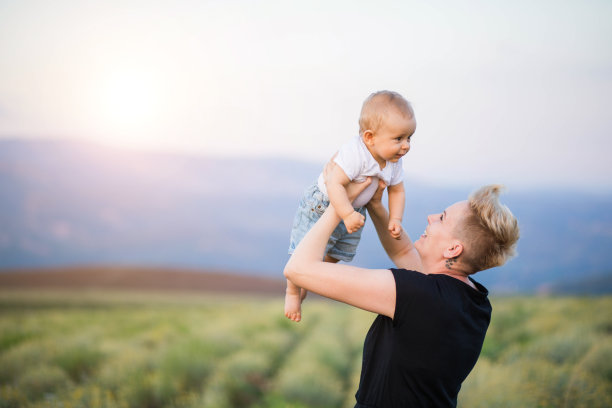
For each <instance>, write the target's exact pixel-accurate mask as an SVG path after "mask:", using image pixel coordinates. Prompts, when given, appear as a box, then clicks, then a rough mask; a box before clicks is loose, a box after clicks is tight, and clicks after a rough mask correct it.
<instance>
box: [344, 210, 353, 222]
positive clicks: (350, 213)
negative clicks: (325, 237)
mask: <svg viewBox="0 0 612 408" xmlns="http://www.w3.org/2000/svg"><path fill="white" fill-rule="evenodd" d="M354 212H356V211H355V210H353V211H351V212H347V213H346V214H345V215H344V217H342V219H343V220H346V219H347V218H348V217H350V216H351V215H353V213H354Z"/></svg>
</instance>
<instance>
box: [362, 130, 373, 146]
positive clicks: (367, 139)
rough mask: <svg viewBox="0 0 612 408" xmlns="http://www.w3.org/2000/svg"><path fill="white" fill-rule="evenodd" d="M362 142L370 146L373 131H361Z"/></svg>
mask: <svg viewBox="0 0 612 408" xmlns="http://www.w3.org/2000/svg"><path fill="white" fill-rule="evenodd" d="M362 137H363V142H364V143H365V144H366V145H368V146H372V145H373V144H374V132H372V131H371V130H366V131H364V132H363V136H362Z"/></svg>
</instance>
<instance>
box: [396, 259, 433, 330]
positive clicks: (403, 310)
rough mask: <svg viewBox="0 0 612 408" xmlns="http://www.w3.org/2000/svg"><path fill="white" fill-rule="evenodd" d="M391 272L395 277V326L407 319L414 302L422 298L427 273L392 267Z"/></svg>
mask: <svg viewBox="0 0 612 408" xmlns="http://www.w3.org/2000/svg"><path fill="white" fill-rule="evenodd" d="M391 272H392V273H393V277H394V278H395V313H394V315H393V326H399V325H402V324H403V323H404V322H405V321H406V316H407V315H408V312H409V311H410V308H411V307H412V305H413V304H414V302H415V301H419V300H422V299H421V298H423V295H424V286H425V285H426V283H425V277H426V276H427V275H424V274H422V273H420V272H415V271H409V270H406V269H391Z"/></svg>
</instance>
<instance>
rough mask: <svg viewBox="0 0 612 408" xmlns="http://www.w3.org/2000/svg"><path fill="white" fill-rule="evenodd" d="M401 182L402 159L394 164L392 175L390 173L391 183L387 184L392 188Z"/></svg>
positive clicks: (402, 179) (402, 174)
mask: <svg viewBox="0 0 612 408" xmlns="http://www.w3.org/2000/svg"><path fill="white" fill-rule="evenodd" d="M402 181H404V165H403V163H402V159H399V160H398V161H397V163H394V166H393V173H391V182H390V183H389V184H390V185H392V186H394V185H396V184H399V183H401V182H402Z"/></svg>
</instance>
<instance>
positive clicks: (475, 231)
mask: <svg viewBox="0 0 612 408" xmlns="http://www.w3.org/2000/svg"><path fill="white" fill-rule="evenodd" d="M502 190H503V186H501V185H498V184H492V185H488V186H484V187H481V188H480V189H478V190H476V191H475V192H473V193H472V194H471V195H470V197H469V198H468V206H469V214H468V215H467V216H466V217H465V218H464V219H463V222H461V223H459V225H458V226H457V231H456V233H457V235H458V236H459V238H460V239H461V240H462V241H463V244H464V246H465V250H464V252H463V253H462V254H461V261H462V262H463V263H465V264H466V265H467V266H468V267H469V268H470V269H472V271H473V272H474V273H475V272H478V271H482V270H485V269H489V268H493V267H495V266H501V265H503V264H504V263H506V261H508V260H509V259H510V258H512V257H513V256H515V255H516V242H517V241H518V239H519V235H520V234H519V227H518V221H517V220H516V218H515V217H514V215H513V214H512V212H510V209H509V208H508V207H506V206H505V205H503V204H502V203H500V201H499V194H500V193H501V191H502Z"/></svg>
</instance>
